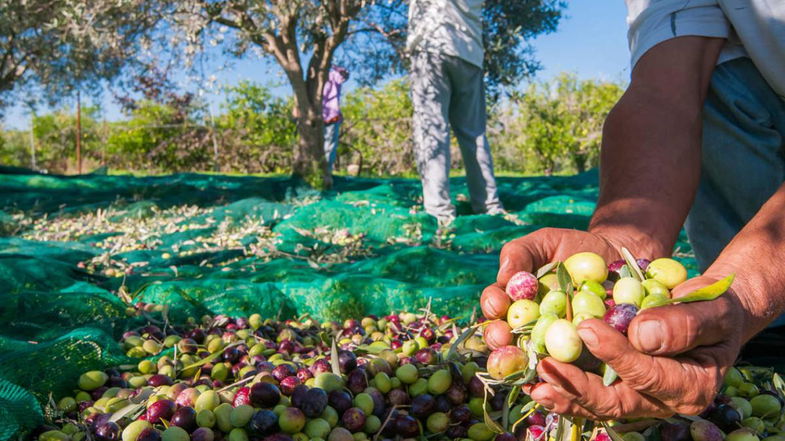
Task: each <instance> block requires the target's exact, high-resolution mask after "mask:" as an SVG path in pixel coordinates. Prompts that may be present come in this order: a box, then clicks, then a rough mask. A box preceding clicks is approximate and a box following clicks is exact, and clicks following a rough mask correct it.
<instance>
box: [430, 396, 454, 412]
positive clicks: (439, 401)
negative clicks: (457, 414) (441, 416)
mask: <svg viewBox="0 0 785 441" xmlns="http://www.w3.org/2000/svg"><path fill="white" fill-rule="evenodd" d="M454 406H455V405H454V404H453V403H452V402H451V401H450V399H449V398H447V397H446V396H444V395H437V396H436V405H435V406H434V408H433V409H434V411H435V412H442V413H447V412H449V411H450V409H452V408H453V407H454Z"/></svg>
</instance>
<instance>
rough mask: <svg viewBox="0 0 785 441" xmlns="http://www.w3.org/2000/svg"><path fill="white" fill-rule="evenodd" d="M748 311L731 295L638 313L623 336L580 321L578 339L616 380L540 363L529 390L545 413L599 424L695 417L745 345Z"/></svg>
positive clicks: (687, 287)
mask: <svg viewBox="0 0 785 441" xmlns="http://www.w3.org/2000/svg"><path fill="white" fill-rule="evenodd" d="M718 279H719V277H712V276H702V277H696V278H694V279H690V280H688V281H686V282H684V283H682V284H681V285H679V286H678V287H676V288H675V289H674V290H673V296H674V297H679V296H683V295H685V294H687V293H689V292H691V291H694V290H695V289H698V288H700V287H702V286H706V285H709V284H711V283H713V282H715V281H717V280H718ZM745 311H746V309H745V308H744V307H743V305H742V304H741V302H740V300H739V298H738V297H737V296H736V294H735V293H734V292H733V291H728V292H726V293H725V294H724V295H722V296H721V297H719V298H718V299H716V300H713V301H711V302H699V303H684V304H678V305H671V306H662V307H657V308H651V309H646V310H643V311H641V312H640V313H639V314H638V316H636V317H635V319H633V321H632V323H631V324H630V327H629V329H628V337H625V336H624V335H622V334H621V333H619V332H618V331H616V330H615V329H613V328H611V327H610V326H608V325H607V324H605V323H604V322H603V321H601V320H596V319H592V320H585V321H583V322H582V323H581V324H580V325H579V326H578V333H579V335H580V337H581V339H582V340H583V341H584V343H585V345H586V347H587V349H589V350H590V351H591V352H592V353H593V354H594V355H595V356H596V357H597V358H599V359H600V360H602V361H604V362H605V363H607V364H608V365H609V366H611V367H612V368H613V369H614V370H615V371H616V372H617V373H618V375H619V380H617V381H616V382H615V383H613V384H612V385H610V386H604V385H603V381H602V378H601V377H599V376H598V375H596V374H593V373H590V372H584V371H583V370H581V369H580V368H578V367H576V366H574V365H572V364H566V363H560V362H558V361H556V360H553V359H552V358H547V359H545V360H543V361H541V362H540V363H539V365H538V368H537V370H538V374H539V377H540V379H541V380H543V382H542V383H539V384H536V385H534V386H529V387H527V392H528V393H529V394H530V395H531V396H532V398H533V399H534V400H535V401H537V402H539V403H540V404H542V405H543V406H544V407H546V408H548V409H549V410H552V411H555V412H558V413H563V414H568V415H576V416H583V417H588V418H592V419H598V420H607V419H614V418H620V417H640V416H650V417H651V416H657V417H663V416H669V415H672V414H674V413H683V414H697V413H699V412H701V411H702V410H703V409H705V407H706V406H707V405H708V404H709V403H711V401H712V399H713V397H714V396H715V394H716V392H717V389H718V387H719V385H720V383H721V381H722V377H723V375H724V373H725V371H726V370H727V369H728V368H729V367H730V366H732V365H733V362H734V361H735V359H736V357H737V355H738V353H739V350H740V348H741V345H742V343H743V336H742V333H741V332H739V330H740V329H742V328H743V326H744V325H745V321H746V320H748V318H747V317H746V312H745Z"/></svg>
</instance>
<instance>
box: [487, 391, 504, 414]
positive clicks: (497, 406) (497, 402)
mask: <svg viewBox="0 0 785 441" xmlns="http://www.w3.org/2000/svg"><path fill="white" fill-rule="evenodd" d="M505 401H507V394H506V393H501V392H497V393H496V394H495V395H494V396H493V397H492V398H491V409H493V410H496V411H499V410H502V408H503V407H504V402H505Z"/></svg>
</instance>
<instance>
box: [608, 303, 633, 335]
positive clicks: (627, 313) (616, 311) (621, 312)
mask: <svg viewBox="0 0 785 441" xmlns="http://www.w3.org/2000/svg"><path fill="white" fill-rule="evenodd" d="M637 314H638V308H637V307H636V306H635V305H632V304H629V303H622V304H619V305H615V306H613V307H612V308H610V309H609V310H608V312H606V313H605V316H604V317H603V321H605V323H607V324H608V325H610V327H612V328H613V329H615V330H617V331H619V332H621V333H622V334H624V335H627V329H629V327H630V323H631V322H632V319H634V318H635V316H636V315H637Z"/></svg>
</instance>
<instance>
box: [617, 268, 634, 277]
mask: <svg viewBox="0 0 785 441" xmlns="http://www.w3.org/2000/svg"><path fill="white" fill-rule="evenodd" d="M619 277H632V271H631V270H630V267H629V266H628V265H622V266H621V268H620V269H619Z"/></svg>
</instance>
